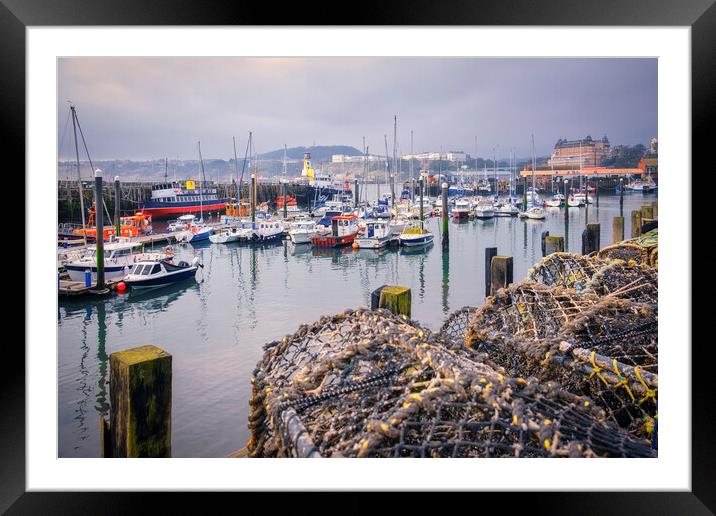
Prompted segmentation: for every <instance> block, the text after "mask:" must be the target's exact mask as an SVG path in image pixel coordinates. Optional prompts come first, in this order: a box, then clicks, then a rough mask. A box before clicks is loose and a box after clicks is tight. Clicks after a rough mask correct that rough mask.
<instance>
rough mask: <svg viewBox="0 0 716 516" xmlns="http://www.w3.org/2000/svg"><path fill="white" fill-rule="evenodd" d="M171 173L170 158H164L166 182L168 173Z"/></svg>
mask: <svg viewBox="0 0 716 516" xmlns="http://www.w3.org/2000/svg"><path fill="white" fill-rule="evenodd" d="M168 173H169V160H168V159H167V158H166V157H165V158H164V182H165V183H166V182H167V175H168Z"/></svg>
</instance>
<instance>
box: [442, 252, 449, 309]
mask: <svg viewBox="0 0 716 516" xmlns="http://www.w3.org/2000/svg"><path fill="white" fill-rule="evenodd" d="M442 263H443V296H442V299H443V313H444V314H447V313H448V312H449V311H450V304H449V303H448V298H449V296H450V253H449V252H443V253H442Z"/></svg>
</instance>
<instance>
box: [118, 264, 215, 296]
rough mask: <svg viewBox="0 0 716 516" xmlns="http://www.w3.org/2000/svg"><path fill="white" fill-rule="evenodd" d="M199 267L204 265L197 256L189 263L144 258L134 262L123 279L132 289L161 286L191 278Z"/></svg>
mask: <svg viewBox="0 0 716 516" xmlns="http://www.w3.org/2000/svg"><path fill="white" fill-rule="evenodd" d="M199 267H204V266H203V265H202V264H200V263H199V257H197V256H195V257H194V259H193V260H192V262H191V264H189V263H186V262H184V261H180V262H179V263H177V264H173V263H170V262H168V261H166V260H152V261H149V260H145V261H141V262H137V263H136V264H134V266H133V267H132V269H131V271H130V272H129V274H127V275H126V276H125V277H124V279H123V281H124V283H125V284H126V285H127V286H128V287H130V288H133V289H137V288H155V287H163V286H165V285H172V284H174V283H178V282H180V281H184V280H187V279H189V278H193V277H194V275H195V274H196V271H197V270H198V269H199Z"/></svg>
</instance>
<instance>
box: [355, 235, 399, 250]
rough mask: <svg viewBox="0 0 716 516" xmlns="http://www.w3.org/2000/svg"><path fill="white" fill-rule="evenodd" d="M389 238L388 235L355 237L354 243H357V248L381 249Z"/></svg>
mask: <svg viewBox="0 0 716 516" xmlns="http://www.w3.org/2000/svg"><path fill="white" fill-rule="evenodd" d="M390 238H391V237H390V236H386V237H382V238H356V239H355V243H356V244H358V248H359V249H382V248H383V247H385V246H386V245H388V242H390Z"/></svg>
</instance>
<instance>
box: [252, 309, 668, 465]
mask: <svg viewBox="0 0 716 516" xmlns="http://www.w3.org/2000/svg"><path fill="white" fill-rule="evenodd" d="M252 386H253V388H252V397H251V402H250V405H251V414H250V418H249V427H250V429H251V432H252V438H251V440H250V442H249V445H248V449H249V454H250V456H253V457H289V456H290V457H508V456H509V457H593V456H599V457H652V456H654V455H655V452H654V450H653V449H652V448H651V447H650V446H649V444H648V443H647V442H645V441H644V440H643V439H638V438H635V437H634V436H632V435H629V434H628V433H627V432H625V431H624V430H622V429H620V428H618V427H617V426H615V425H613V424H611V423H609V422H608V421H607V415H606V413H605V411H604V410H603V409H601V408H599V407H598V406H596V404H595V403H593V402H592V401H591V400H590V399H589V398H587V397H584V396H576V395H574V394H572V393H569V392H567V391H566V390H564V389H562V388H560V387H559V385H558V384H557V383H555V382H540V381H538V380H536V379H534V378H530V379H525V378H522V377H516V378H512V377H510V376H507V375H505V374H503V373H501V372H498V371H497V370H495V368H494V367H492V366H490V365H489V364H487V363H486V362H485V361H484V355H483V354H481V353H478V352H476V351H475V350H472V349H470V348H468V347H466V346H464V345H455V344H454V343H452V342H450V341H446V340H444V339H442V338H440V337H438V336H437V335H434V334H432V333H431V332H429V331H428V330H426V329H423V328H421V327H420V326H419V325H417V324H416V323H414V322H412V321H409V320H407V319H406V318H405V317H402V316H396V315H394V314H392V313H390V312H388V311H386V310H374V311H370V310H364V309H360V310H356V311H351V310H347V311H345V312H344V313H341V314H337V315H335V316H326V317H323V318H321V319H320V320H319V321H317V322H316V323H314V324H312V325H303V326H301V327H300V328H299V330H298V331H297V332H296V333H294V334H293V335H288V336H286V337H284V338H283V339H282V340H280V341H275V342H271V343H269V344H267V345H266V346H265V352H264V356H263V359H262V360H261V362H260V363H259V364H258V366H257V368H256V370H255V371H254V376H253V378H252Z"/></svg>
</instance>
